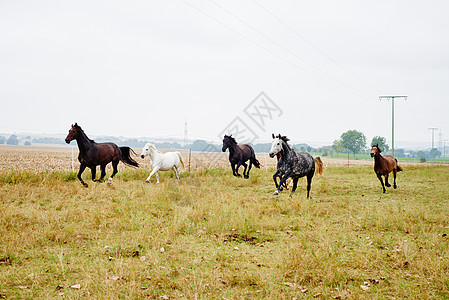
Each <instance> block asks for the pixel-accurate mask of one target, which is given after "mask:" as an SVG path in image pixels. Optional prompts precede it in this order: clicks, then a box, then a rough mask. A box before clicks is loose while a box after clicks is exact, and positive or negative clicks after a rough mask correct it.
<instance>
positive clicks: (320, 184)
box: [0, 166, 449, 299]
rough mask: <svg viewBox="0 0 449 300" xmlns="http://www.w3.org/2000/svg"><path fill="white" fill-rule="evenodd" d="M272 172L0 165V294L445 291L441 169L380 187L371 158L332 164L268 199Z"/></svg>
mask: <svg viewBox="0 0 449 300" xmlns="http://www.w3.org/2000/svg"><path fill="white" fill-rule="evenodd" d="M272 173H274V170H272V169H269V170H268V171H266V170H264V169H262V170H253V171H252V172H251V174H250V176H251V178H250V179H248V180H244V179H242V178H235V177H233V176H232V175H231V171H230V169H229V168H227V169H222V168H217V169H207V168H199V169H195V170H194V171H193V172H192V173H190V174H188V173H183V174H182V177H181V180H180V181H177V180H176V179H175V178H174V177H173V174H172V173H163V174H161V183H160V184H159V185H156V184H154V183H150V184H146V183H144V179H145V178H146V177H147V176H148V170H146V169H129V168H128V169H123V170H121V171H120V172H119V173H118V174H117V176H116V178H114V181H113V183H112V184H110V185H108V184H105V183H104V184H94V183H91V184H90V186H89V188H87V189H86V188H84V187H82V186H81V184H80V183H79V182H78V180H77V179H76V178H75V174H74V173H72V172H70V171H66V170H52V171H48V170H45V171H35V170H20V169H14V170H10V169H3V170H0V202H1V203H2V205H1V206H0V236H1V237H2V243H0V297H8V298H58V297H61V296H62V295H63V296H64V297H68V298H80V297H88V296H90V297H93V298H109V299H111V298H112V299H116V298H154V299H166V298H168V299H194V298H200V299H217V298H226V299H236V298H272V299H279V298H283V299H292V298H298V299H300V298H304V299H306V298H312V297H313V296H315V297H323V298H336V299H360V298H393V297H394V298H401V299H403V298H411V299H420V298H448V297H449V293H448V290H449V279H448V278H449V253H448V252H449V250H448V247H447V246H448V245H447V243H448V237H447V234H448V233H449V219H448V216H449V211H448V210H449V205H448V204H449V203H448V197H447V196H448V190H449V188H448V186H447V182H448V181H449V168H448V167H447V166H407V168H405V171H404V172H401V173H399V180H398V185H399V188H398V189H397V190H393V189H391V188H390V189H388V190H387V193H386V194H382V193H381V191H382V190H381V187H380V183H379V182H378V181H377V178H376V177H375V174H374V172H373V170H372V167H370V166H354V167H350V168H348V167H328V168H327V169H326V170H325V173H324V175H322V176H317V177H316V178H314V181H313V183H312V191H311V196H312V198H311V199H309V200H307V199H305V193H306V192H305V182H304V180H301V181H300V183H299V188H298V191H297V193H296V195H295V196H294V197H293V199H288V198H287V196H288V193H287V192H283V193H281V194H280V195H279V196H277V197H276V196H273V195H272V192H273V190H274V186H273V183H272V178H271V176H272ZM85 177H86V179H88V177H89V175H88V173H86V175H85ZM78 284H79V288H78V286H77V285H78ZM71 286H73V288H71Z"/></svg>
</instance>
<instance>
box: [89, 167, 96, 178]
mask: <svg viewBox="0 0 449 300" xmlns="http://www.w3.org/2000/svg"><path fill="white" fill-rule="evenodd" d="M90 172H91V173H92V181H93V182H95V181H97V180H96V179H95V177H97V167H96V166H93V167H90Z"/></svg>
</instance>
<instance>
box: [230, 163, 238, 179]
mask: <svg viewBox="0 0 449 300" xmlns="http://www.w3.org/2000/svg"><path fill="white" fill-rule="evenodd" d="M231 168H232V175H234V176H236V177H237V174H236V172H235V164H234V163H231Z"/></svg>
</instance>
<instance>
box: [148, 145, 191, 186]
mask: <svg viewBox="0 0 449 300" xmlns="http://www.w3.org/2000/svg"><path fill="white" fill-rule="evenodd" d="M146 155H149V156H150V163H151V167H152V168H153V170H152V171H151V173H150V176H148V178H147V179H146V180H145V182H147V183H148V182H150V178H151V176H153V174H154V173H156V179H157V183H159V173H158V171H168V170H173V171H174V172H175V175H176V178H178V180H179V165H182V167H183V168H184V162H183V161H182V156H181V153H180V152H178V151H175V152H167V153H162V152H160V151H159V150H157V149H156V146H154V145H153V144H151V143H147V144H146V145H145V146H144V147H143V149H142V154H140V156H141V157H142V159H144V158H145V156H146Z"/></svg>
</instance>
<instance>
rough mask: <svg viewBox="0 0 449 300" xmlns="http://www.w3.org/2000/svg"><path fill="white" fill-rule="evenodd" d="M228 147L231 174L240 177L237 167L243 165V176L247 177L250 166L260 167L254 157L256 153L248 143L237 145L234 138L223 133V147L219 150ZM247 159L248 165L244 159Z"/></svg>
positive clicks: (224, 149)
mask: <svg viewBox="0 0 449 300" xmlns="http://www.w3.org/2000/svg"><path fill="white" fill-rule="evenodd" d="M226 149H229V162H230V163H231V168H232V174H233V175H234V176H238V177H240V176H241V175H240V174H239V168H240V166H243V167H245V169H244V170H243V177H244V178H246V179H248V178H249V171H250V170H251V166H252V165H254V166H255V167H256V168H258V169H260V163H259V161H258V160H257V159H256V154H255V153H254V149H253V147H251V146H250V145H248V144H243V145H237V142H236V140H235V138H233V137H232V134H231V135H225V136H224V138H223V147H222V148H221V150H222V151H223V152H225V151H226ZM248 160H249V165H248V164H247V163H246V161H248Z"/></svg>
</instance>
